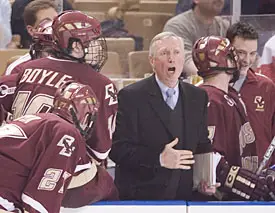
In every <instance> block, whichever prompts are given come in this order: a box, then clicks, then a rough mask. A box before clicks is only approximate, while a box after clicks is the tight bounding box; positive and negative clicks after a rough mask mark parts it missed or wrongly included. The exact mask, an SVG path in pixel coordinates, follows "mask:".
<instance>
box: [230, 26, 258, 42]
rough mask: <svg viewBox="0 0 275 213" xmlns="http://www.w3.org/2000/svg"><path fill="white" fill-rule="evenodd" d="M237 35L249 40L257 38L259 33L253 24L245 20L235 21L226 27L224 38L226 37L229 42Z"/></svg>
mask: <svg viewBox="0 0 275 213" xmlns="http://www.w3.org/2000/svg"><path fill="white" fill-rule="evenodd" d="M237 36H238V37H241V38H243V39H249V40H258V38H259V34H258V32H257V30H256V29H255V28H254V27H253V25H251V24H249V23H246V22H237V23H235V24H233V25H231V26H230V27H229V28H228V30H227V32H226V38H228V39H229V40H230V42H232V41H233V40H234V38H235V37H237Z"/></svg>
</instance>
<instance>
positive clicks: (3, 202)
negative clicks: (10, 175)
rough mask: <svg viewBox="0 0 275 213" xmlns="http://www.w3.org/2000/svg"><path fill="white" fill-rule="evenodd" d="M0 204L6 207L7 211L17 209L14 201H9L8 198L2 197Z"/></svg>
mask: <svg viewBox="0 0 275 213" xmlns="http://www.w3.org/2000/svg"><path fill="white" fill-rule="evenodd" d="M0 205H1V206H2V207H4V208H5V209H6V210H7V211H9V212H11V211H14V210H15V206H14V203H12V202H10V201H8V200H7V199H4V198H2V197H0Z"/></svg>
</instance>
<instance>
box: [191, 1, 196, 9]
mask: <svg viewBox="0 0 275 213" xmlns="http://www.w3.org/2000/svg"><path fill="white" fill-rule="evenodd" d="M196 5H197V4H196V3H195V2H193V3H192V5H191V8H192V10H194V9H195V7H196Z"/></svg>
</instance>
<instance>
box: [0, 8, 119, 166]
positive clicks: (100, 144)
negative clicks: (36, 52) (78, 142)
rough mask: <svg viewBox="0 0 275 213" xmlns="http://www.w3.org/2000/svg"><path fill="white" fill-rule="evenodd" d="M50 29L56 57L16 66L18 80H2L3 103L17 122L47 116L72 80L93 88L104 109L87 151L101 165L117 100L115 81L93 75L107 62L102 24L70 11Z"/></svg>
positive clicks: (13, 76) (112, 123)
mask: <svg viewBox="0 0 275 213" xmlns="http://www.w3.org/2000/svg"><path fill="white" fill-rule="evenodd" d="M52 28H53V38H54V42H55V43H54V45H55V46H54V47H55V51H54V54H55V56H54V57H47V58H41V59H37V60H32V61H29V62H26V63H24V64H21V65H18V66H17V67H16V68H15V69H16V71H15V72H16V73H20V74H18V75H17V76H16V80H15V79H14V78H15V75H11V76H8V78H1V79H0V88H1V87H2V88H3V89H2V96H0V103H1V104H3V106H4V107H5V109H6V110H7V111H10V112H12V114H13V118H14V119H15V118H18V117H20V116H22V115H25V114H34V113H37V112H48V111H49V110H50V108H51V106H52V104H53V95H54V93H55V91H56V89H57V88H59V87H60V86H61V85H62V84H63V83H64V82H66V81H68V80H77V81H79V82H81V83H83V84H87V85H90V86H91V87H92V88H93V90H94V91H95V93H96V96H97V97H98V99H99V102H100V104H101V107H100V109H99V112H98V119H97V121H96V124H95V131H93V134H92V136H91V138H90V139H89V141H88V142H87V149H88V151H89V154H90V156H91V157H92V158H94V159H96V160H97V161H103V160H105V159H106V157H107V156H108V153H109V151H110V147H111V137H112V132H113V128H114V120H115V116H116V110H117V95H116V88H115V86H114V84H113V83H112V81H111V80H110V79H108V78H107V77H105V76H103V75H101V74H100V73H98V72H95V70H94V69H99V70H100V68H101V67H102V66H103V65H104V63H105V61H106V59H107V47H106V42H105V39H104V38H103V37H101V27H100V23H99V22H98V21H97V20H96V19H95V18H93V17H90V16H87V15H85V14H83V13H81V12H79V11H66V12H64V13H62V14H60V15H59V16H58V17H56V18H55V19H54V22H53V25H52ZM15 82H16V84H15ZM15 87H16V91H15V93H14V89H15ZM13 93H14V94H13Z"/></svg>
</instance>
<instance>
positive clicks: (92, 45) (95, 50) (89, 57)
mask: <svg viewBox="0 0 275 213" xmlns="http://www.w3.org/2000/svg"><path fill="white" fill-rule="evenodd" d="M87 46H88V47H86V48H87V50H86V52H87V54H86V56H85V60H86V62H87V63H89V64H91V65H94V66H95V65H97V64H99V63H100V62H101V60H102V57H103V48H102V46H101V43H100V42H99V41H98V40H94V41H90V42H89V44H88V45H87Z"/></svg>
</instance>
